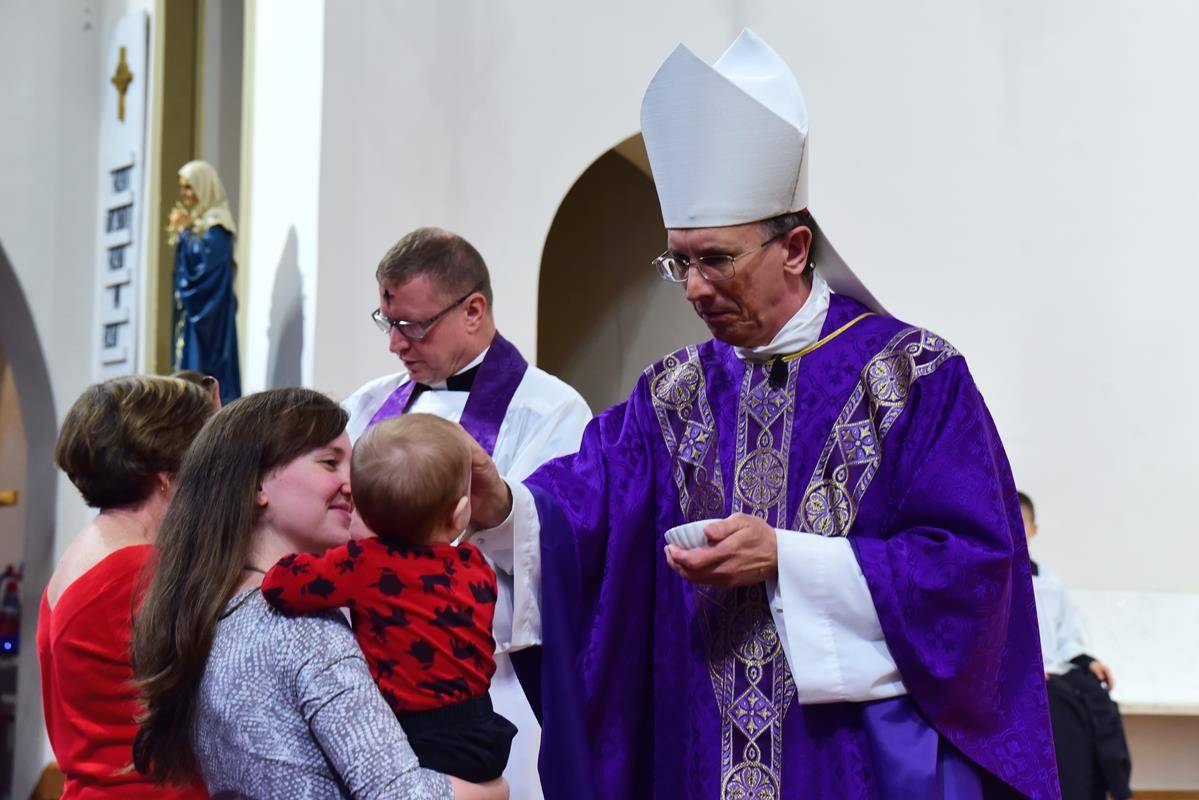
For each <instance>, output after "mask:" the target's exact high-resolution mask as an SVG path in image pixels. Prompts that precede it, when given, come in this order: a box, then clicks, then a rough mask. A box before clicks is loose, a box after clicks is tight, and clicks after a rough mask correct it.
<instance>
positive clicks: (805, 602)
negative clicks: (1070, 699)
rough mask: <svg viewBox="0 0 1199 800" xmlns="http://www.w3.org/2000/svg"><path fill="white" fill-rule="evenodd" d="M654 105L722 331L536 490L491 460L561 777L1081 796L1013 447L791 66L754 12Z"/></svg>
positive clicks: (670, 197) (613, 782)
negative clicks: (918, 321)
mask: <svg viewBox="0 0 1199 800" xmlns="http://www.w3.org/2000/svg"><path fill="white" fill-rule="evenodd" d="M641 123H642V133H643V135H644V138H645V144H646V148H647V150H648V153H649V159H650V165H651V167H652V169H653V176H654V181H655V184H656V186H657V191H658V196H659V200H660V202H661V206H662V216H663V218H664V220H665V221H666V226H667V228H668V230H667V237H666V241H667V250H666V251H665V252H664V253H662V254H661V255H660V256H659V257H658V258H657V259H655V261H654V264H655V266H656V268H657V270H658V271H659V273H660V274H661V276H662V277H663V278H665V279H667V280H670V281H674V282H677V283H679V284H681V285H682V289H683V292H684V293H685V295H686V299H687V301H688V302H690V303H691V304H692V305H693V306H694V308H695V310H696V312H697V313H698V314H699V315H700V317H701V318H702V319H703V320H704V322H705V323H706V324H707V325H708V328H709V330H710V331H711V332H712V335H713V337H714V338H713V339H711V340H709V341H707V342H704V343H702V344H698V345H693V346H690V347H686V348H684V349H682V350H679V351H678V352H675V353H672V354H670V355H668V356H667V357H665V358H664V359H662V360H661V361H659V362H657V363H655V364H652V365H651V366H649V367H648V368H647V369H646V370H645V372H644V374H643V376H642V377H641V378H640V379H639V380H638V382H637V384H636V386H635V387H634V388H633V391H632V394H631V395H630V397H629V398H628V400H626V401H625V402H623V403H621V404H619V405H617V406H615V407H613V408H611V409H609V410H608V411H606V412H604V413H603V414H601V415H600V416H599V417H597V418H596V419H595V420H594V421H593V422H592V423H591V424H589V425H588V426H587V431H586V433H585V434H584V437H583V443H582V446H581V448H580V450H579V452H578V453H577V454H576V455H573V456H570V457H566V458H562V459H558V460H556V461H553V462H551V463H550V464H548V465H546V466H545V467H543V468H541V469H540V470H539V471H537V472H536V473H534V474H533V475H532V477H530V478H529V479H528V480H527V481H526V482H524V483H523V484H521V483H517V482H511V483H508V484H505V483H504V482H503V481H501V480H500V479H499V477H498V473H497V472H496V471H495V469H494V468H492V467H491V465H490V464H489V463H488V462H487V459H486V458H484V457H482V454H481V453H478V454H477V457H476V462H475V474H476V480H475V482H474V485H473V487H472V491H473V494H474V497H473V500H474V506H475V521H476V523H477V524H479V525H480V526H481V527H483V528H491V529H489V530H483V531H481V532H480V533H479V534H477V535H476V536H475V539H474V541H475V543H476V544H478V545H479V546H480V547H481V548H482V549H483V550H484V552H488V553H490V554H492V555H493V557H494V558H495V561H496V563H497V564H500V565H501V566H505V567H506V566H507V565H511V567H512V570H513V573H514V576H515V592H514V599H515V615H514V622H513V626H512V630H513V635H514V636H515V637H517V638H516V639H515V640H514V644H516V643H519V644H536V643H541V644H542V647H541V651H540V654H541V661H542V663H541V669H540V681H541V685H540V687H539V693H540V698H541V706H542V710H543V712H544V715H543V718H542V723H543V732H544V733H543V737H542V754H541V775H542V784H543V786H544V789H545V793H546V796H547V797H549V798H551V800H556V799H557V798H588V797H596V798H610V797H612V798H615V797H619V798H649V797H654V798H678V797H687V798H693V799H694V800H704V799H711V800H716V799H717V798H722V799H723V798H729V799H730V800H731V798H754V799H755V800H767V799H769V800H775V799H777V798H791V797H810V798H838V799H840V798H904V799H905V800H906V799H907V798H922V800H925V799H927V798H954V799H955V800H973V799H974V798H984V797H986V798H1001V797H1002V798H1007V797H1026V796H1027V797H1033V798H1039V799H1042V798H1043V799H1051V798H1057V797H1058V787H1057V774H1056V771H1055V767H1054V760H1053V741H1052V738H1051V734H1050V728H1049V716H1048V711H1047V706H1046V695H1045V679H1044V675H1043V673H1042V671H1041V653H1040V647H1039V644H1038V638H1037V628H1036V616H1035V610H1034V607H1033V595H1032V586H1031V583H1030V578H1029V561H1028V553H1027V550H1026V547H1025V542H1024V536H1023V534H1022V530H1021V520H1020V507H1019V503H1018V502H1017V499H1016V488H1015V486H1014V484H1013V482H1012V476H1011V472H1010V469H1009V466H1008V462H1007V458H1006V456H1005V455H1004V451H1003V446H1002V444H1001V443H1000V440H999V436H998V434H997V433H996V430H995V426H994V424H993V422H992V420H991V417H990V414H989V413H988V412H987V409H986V406H985V405H984V403H983V399H982V396H981V395H980V393H979V390H978V388H977V387H976V386H975V384H974V381H973V379H972V378H971V376H970V372H969V370H968V369H967V367H966V361H965V359H964V358H963V357H962V356H961V354H960V353H959V352H958V351H957V350H956V349H955V348H954V347H953V346H952V345H951V344H950V343H949V342H948V341H947V340H946V339H944V338H942V337H940V336H938V335H936V334H934V333H932V332H930V331H928V330H925V329H923V328H920V327H917V326H913V325H909V324H907V323H904V322H901V321H899V320H897V319H895V318H893V317H891V316H889V315H888V314H887V313H886V312H885V311H884V310H883V309H882V307H881V306H880V304H879V303H878V302H877V301H876V300H875V298H874V297H873V296H872V295H871V294H870V293H869V292H868V291H866V289H865V288H864V286H863V285H862V283H861V282H860V281H859V280H858V279H857V278H856V277H855V276H854V275H853V273H852V272H851V271H850V270H849V268H848V267H847V266H846V264H845V263H844V261H842V260H841V258H840V257H839V256H838V254H837V253H836V251H834V249H833V247H832V245H831V244H830V243H829V241H828V239H827V238H826V237H825V235H824V232H823V231H822V230H821V229H820V227H818V226H817V225H816V223H815V221H814V220H813V218H812V216H811V215H810V214H809V213H808V211H807V207H808V198H807V174H808V156H809V148H808V117H807V112H806V109H805V106H804V101H803V97H802V95H801V93H800V89H799V85H798V83H797V81H796V79H795V77H794V76H793V75H792V74H791V72H790V70H789V69H788V68H787V65H786V64H785V63H784V62H783V61H782V60H781V59H780V58H779V56H778V55H777V54H776V53H775V52H774V51H773V50H771V49H770V48H769V47H768V46H767V45H766V44H765V43H764V42H763V41H762V40H761V39H759V38H758V37H757V36H755V35H754V34H753V33H752V32H750V31H745V32H743V33H742V34H741V36H740V37H739V38H738V39H737V40H736V41H735V42H734V43H733V44H732V46H731V47H730V48H729V49H728V51H727V52H725V54H724V55H723V56H722V57H721V58H720V60H719V61H717V62H716V63H715V65H713V66H709V65H708V64H707V63H705V62H704V61H702V60H700V59H699V58H697V57H696V56H695V55H694V54H693V53H691V51H689V50H687V49H686V48H685V47H682V46H679V47H678V48H677V49H676V50H675V51H674V53H673V54H671V56H670V57H669V58H668V59H667V60H666V62H665V63H664V64H663V65H662V67H661V68H660V69H659V70H658V72H657V74H656V75H655V77H654V78H653V81H652V82H651V84H650V86H649V88H648V90H647V91H646V94H645V98H644V101H643V103H642V110H641ZM618 201H619V199H618V198H613V202H618ZM691 522H699V523H700V524H699V525H698V526H697V527H698V529H699V531H700V533H699V542H698V543H699V544H700V545H701V546H699V547H695V548H694V549H685V548H684V547H683V546H680V544H682V545H694V544H696V542H695V541H687V540H688V531H687V530H686V529H684V530H681V531H672V530H671V529H675V528H676V526H680V525H682V524H684V523H691ZM667 531H671V533H672V539H673V541H675V542H676V543H675V544H667V541H668V540H667V539H666V538H665V537H664V534H665V532H667ZM691 533H692V534H693V533H695V531H692V532H691ZM522 677H523V676H522Z"/></svg>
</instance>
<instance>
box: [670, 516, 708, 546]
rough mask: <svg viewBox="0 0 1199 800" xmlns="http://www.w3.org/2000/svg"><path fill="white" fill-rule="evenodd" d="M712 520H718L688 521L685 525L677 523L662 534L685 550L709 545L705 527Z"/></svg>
mask: <svg viewBox="0 0 1199 800" xmlns="http://www.w3.org/2000/svg"><path fill="white" fill-rule="evenodd" d="M712 522H717V520H715V519H701V520H698V521H696V522H688V523H686V524H685V525H676V526H675V527H673V528H671V529H670V530H668V531H667V532H666V533H664V534H662V535H663V536H665V537H666V541H668V542H670V543H671V544H673V545H674V546H675V547H681V548H682V549H684V550H694V549H695V548H697V547H707V546H708V537H706V536H704V528H706V527H708V524H709V523H712Z"/></svg>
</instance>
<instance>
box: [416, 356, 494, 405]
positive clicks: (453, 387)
mask: <svg viewBox="0 0 1199 800" xmlns="http://www.w3.org/2000/svg"><path fill="white" fill-rule="evenodd" d="M481 366H483V365H482V364H479V365H477V366H473V367H471V368H470V369H468V370H466V371H465V372H459V373H458V374H457V375H451V376H450V377H448V378H446V379H445V387H444V388H434V387H432V386H429V385H428V384H427V383H418V384H416V388H415V389H413V391H412V397H413V399H415V398H416V396H417V395H418V394H420V393H421V392H440V391H446V392H469V391H470V390H471V388H472V387H473V386H474V385H475V376H476V375H478V374H479V367H481Z"/></svg>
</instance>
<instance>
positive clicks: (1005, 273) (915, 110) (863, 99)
mask: <svg viewBox="0 0 1199 800" xmlns="http://www.w3.org/2000/svg"><path fill="white" fill-rule="evenodd" d="M327 10H328V13H327V14H326V21H325V51H324V56H323V58H324V63H325V83H326V86H327V87H329V89H328V90H327V91H326V93H325V97H324V113H323V118H322V121H323V133H322V142H321V216H320V234H321V237H320V238H321V240H320V251H319V256H320V258H319V261H320V265H321V266H320V274H319V279H318V286H319V290H320V306H319V309H318V314H319V318H318V320H317V340H316V342H315V343H314V348H315V350H314V359H315V361H314V364H313V370H314V371H313V374H314V376H315V378H316V383H317V384H318V385H319V386H320V387H322V388H325V389H328V390H330V391H333V392H335V393H339V394H341V393H346V392H348V391H350V390H352V389H353V388H354V387H355V386H357V385H358V384H359V383H361V382H362V381H364V380H366V379H368V378H370V377H372V376H374V375H377V374H382V373H383V372H385V371H393V370H394V360H393V358H392V357H391V356H390V354H388V353H387V351H386V346H385V345H384V342H383V339H382V337H380V336H379V334H378V333H377V331H375V329H374V328H373V326H371V324H370V323H369V321H368V320H367V319H366V312H367V311H368V310H369V309H370V307H371V303H372V300H373V294H374V285H373V279H372V274H373V271H374V267H375V264H376V263H377V261H378V259H379V257H380V256H381V255H382V253H383V252H384V251H385V250H386V248H387V247H388V246H389V245H390V244H392V243H393V242H394V240H395V239H396V238H398V237H399V236H400V235H401V234H403V233H404V232H406V231H407V230H409V229H411V228H413V227H415V226H417V225H421V224H430V223H432V224H439V225H444V226H446V227H449V228H452V229H455V230H457V231H459V232H460V233H462V234H464V235H465V236H467V237H468V238H469V239H471V240H472V241H473V242H474V243H475V244H476V245H477V246H478V247H479V249H480V250H481V252H482V253H483V254H484V256H485V258H486V259H487V260H488V263H489V265H490V266H491V269H492V272H493V275H494V276H495V282H496V284H497V286H496V302H497V316H498V319H499V323H500V326H501V327H502V329H503V330H504V331H505V333H506V334H507V335H508V336H509V338H511V339H512V340H513V341H515V342H516V343H517V344H518V345H519V346H520V347H521V348H522V349H524V350H525V352H526V353H527V354H530V355H531V354H532V352H533V350H534V346H535V341H534V339H535V330H536V313H537V305H536V301H537V299H536V287H537V269H538V265H539V263H540V255H541V248H542V246H543V244H544V241H545V235H546V232H547V231H548V229H549V226H550V223H551V222H552V220H553V217H554V213H555V211H556V209H557V206H558V203H559V202H561V200H562V198H563V197H564V196H565V194H566V192H567V191H568V190H569V189H570V187H571V185H572V183H573V182H574V180H575V179H576V178H577V177H578V175H579V174H580V173H581V172H582V171H583V169H585V168H586V166H587V165H588V164H590V163H591V161H593V160H594V159H595V158H596V157H598V156H599V155H600V154H601V153H603V152H604V151H605V150H606V149H607V148H609V147H611V146H612V145H614V144H616V143H617V142H618V141H620V140H621V139H623V138H625V137H626V136H628V135H629V134H630V133H632V132H634V131H635V130H636V129H637V127H638V109H639V104H640V100H641V95H642V92H643V91H644V89H645V86H646V84H647V83H648V81H649V79H650V77H651V76H652V74H653V72H654V70H655V69H656V68H657V66H658V64H659V63H660V62H661V60H662V59H663V58H664V57H665V56H666V55H667V54H668V53H669V51H670V49H671V48H672V47H673V45H674V44H675V43H676V42H677V41H679V40H684V41H686V42H687V43H688V44H689V45H690V46H691V47H692V48H693V49H695V50H696V52H698V53H699V54H700V55H701V56H703V57H704V58H707V59H714V58H715V57H716V56H718V55H719V54H720V52H721V50H722V48H723V47H724V46H725V45H726V44H727V43H728V42H729V41H731V39H732V38H733V37H734V36H735V35H736V34H737V32H738V31H739V29H740V27H741V25H743V24H749V25H751V26H753V27H754V28H755V29H756V30H757V31H758V32H759V33H761V34H762V35H763V36H765V37H766V38H767V39H768V40H769V41H770V42H771V43H772V44H773V45H774V46H775V47H776V48H778V49H779V51H780V52H781V53H782V55H783V56H784V57H785V58H786V59H787V60H788V62H789V63H790V64H791V65H792V67H793V68H794V70H795V72H796V74H797V75H798V76H799V78H800V81H801V83H802V85H803V86H804V89H805V92H806V94H807V100H808V106H809V111H810V113H811V115H812V120H813V123H812V130H813V140H814V146H813V147H814V149H813V154H814V162H813V176H812V196H813V202H812V208H813V211H814V213H815V214H816V215H817V218H818V219H820V220H821V221H822V223H823V224H824V226H825V228H826V230H827V231H828V232H829V233H830V235H831V237H832V238H833V239H834V241H835V242H836V243H837V246H838V248H839V249H840V250H841V252H842V253H843V254H844V255H845V256H846V257H847V259H848V260H849V261H850V262H851V263H852V264H853V265H854V267H855V269H857V270H858V274H859V275H861V276H863V277H864V278H865V279H866V280H867V281H868V282H869V284H870V285H871V287H872V288H873V289H874V291H875V293H876V294H877V295H878V296H879V297H880V298H882V300H883V302H884V303H885V304H887V306H888V307H889V308H890V309H892V311H893V312H894V313H896V314H897V315H899V316H901V317H903V318H905V319H907V320H910V321H913V322H918V323H920V324H924V325H927V326H929V327H931V328H933V329H934V330H936V331H938V332H940V333H943V334H944V335H946V336H947V337H949V338H950V339H951V341H953V342H954V343H955V344H956V345H957V346H958V347H959V348H961V349H962V350H963V351H964V352H965V353H966V354H967V356H968V358H969V360H970V363H971V365H972V369H973V371H974V374H975V376H976V378H977V380H978V382H979V384H980V386H981V387H982V390H983V392H984V393H985V395H986V396H987V399H988V402H989V404H990V407H991V410H992V412H993V414H994V416H995V418H996V420H997V422H998V424H999V427H1000V430H1001V432H1002V434H1003V436H1004V440H1005V443H1006V445H1007V448H1008V452H1009V455H1010V457H1011V460H1012V463H1013V467H1014V469H1015V472H1016V476H1017V480H1018V481H1019V483H1020V484H1021V485H1022V486H1023V487H1024V488H1026V489H1027V490H1028V491H1029V492H1030V493H1032V494H1033V496H1034V497H1035V498H1036V499H1037V500H1038V504H1039V510H1040V520H1041V522H1042V531H1043V532H1044V536H1042V537H1041V540H1040V541H1039V542H1038V552H1039V554H1040V555H1041V556H1042V557H1043V558H1044V560H1045V561H1047V562H1048V563H1050V564H1052V565H1053V567H1054V568H1055V569H1056V570H1057V571H1058V573H1059V574H1061V575H1062V576H1063V579H1064V580H1065V581H1066V582H1067V583H1068V584H1069V585H1072V586H1079V587H1086V588H1094V589H1136V588H1148V587H1152V588H1155V589H1160V590H1169V591H1193V590H1194V589H1195V587H1196V579H1195V571H1194V564H1195V563H1196V562H1197V561H1199V537H1197V536H1195V533H1196V522H1195V518H1194V516H1193V515H1190V514H1188V513H1186V511H1187V507H1188V506H1187V502H1186V497H1187V493H1188V489H1189V486H1188V483H1189V481H1190V480H1191V479H1192V478H1193V476H1194V475H1196V474H1199V424H1197V422H1196V420H1195V416H1194V415H1193V414H1191V413H1188V412H1189V409H1190V407H1191V406H1193V405H1194V401H1193V399H1192V398H1193V396H1194V394H1195V391H1196V388H1197V387H1196V384H1197V383H1199V377H1196V372H1195V371H1194V370H1191V369H1188V368H1187V366H1186V365H1187V363H1188V352H1189V353H1190V354H1191V360H1193V353H1194V350H1195V344H1196V334H1195V332H1194V330H1193V326H1189V325H1187V324H1186V323H1185V322H1184V320H1185V318H1186V316H1187V312H1186V310H1185V309H1186V306H1184V305H1183V304H1182V303H1172V302H1171V301H1170V300H1169V298H1170V297H1171V296H1173V297H1178V298H1189V297H1190V296H1192V295H1193V294H1194V293H1195V290H1196V288H1199V287H1197V279H1196V277H1195V273H1196V270H1195V266H1196V261H1197V258H1196V256H1197V255H1199V247H1197V245H1196V244H1195V242H1194V240H1193V238H1192V237H1191V235H1190V227H1191V225H1190V220H1191V219H1193V218H1194V217H1195V216H1196V215H1197V214H1199V193H1196V192H1195V190H1194V187H1195V186H1196V185H1199V151H1196V150H1195V148H1194V147H1193V146H1192V143H1193V142H1194V141H1196V140H1197V139H1199V135H1197V134H1199V113H1196V111H1195V110H1194V105H1193V104H1192V103H1188V102H1186V100H1185V98H1189V97H1195V96H1196V95H1197V94H1199V62H1197V57H1196V56H1195V55H1193V52H1194V49H1193V48H1191V47H1189V40H1188V37H1189V36H1190V33H1191V32H1193V31H1194V30H1196V29H1199V6H1197V5H1195V4H1191V3H1177V2H1176V3H1169V2H1160V3H1150V4H1135V3H1132V2H1105V3H1099V4H1096V3H1088V2H1081V0H1055V2H1051V3H1045V2H1032V0H1023V1H1021V2H1016V3H1005V4H995V3H991V2H984V0H972V1H971V2H965V3H956V4H946V3H941V2H934V1H933V0H918V1H917V2H912V3H905V4H902V5H893V4H885V3H874V4H870V5H869V6H866V7H864V6H862V5H861V4H845V3H837V2H834V0H811V1H810V2H805V3H803V4H794V3H781V2H779V3H761V2H755V3H739V4H727V3H723V2H718V0H707V2H686V3H684V2H681V1H678V2H669V3H658V4H649V5H646V4H644V3H637V2H633V0H614V2H611V3H605V4H571V6H570V8H569V9H567V8H564V7H563V6H562V4H558V3H552V2H549V0H541V1H539V2H527V3H519V4H513V3H505V4H495V3H487V2H455V3H437V4H432V3H415V2H413V3H393V2H371V3H367V2H355V3H346V2H344V1H343V2H329V3H328V4H327ZM301 135H302V134H301ZM306 188H307V187H302V188H301V191H306ZM612 202H619V198H612ZM652 255H653V254H652V253H647V254H646V257H647V258H649V257H652Z"/></svg>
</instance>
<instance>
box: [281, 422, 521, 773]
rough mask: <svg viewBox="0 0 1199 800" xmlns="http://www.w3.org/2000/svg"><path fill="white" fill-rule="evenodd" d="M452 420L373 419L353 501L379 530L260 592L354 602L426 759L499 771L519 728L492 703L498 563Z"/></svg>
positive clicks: (358, 621)
mask: <svg viewBox="0 0 1199 800" xmlns="http://www.w3.org/2000/svg"><path fill="white" fill-rule="evenodd" d="M465 436H466V434H465V433H464V432H463V431H462V430H461V429H460V428H459V427H458V426H456V425H454V424H453V423H451V422H447V421H445V420H443V419H441V418H439V417H435V416H432V415H430V414H407V415H405V416H401V417H396V418H393V419H390V420H387V421H385V422H381V423H379V424H378V425H375V426H374V427H373V428H371V429H370V431H368V432H367V433H366V435H365V436H363V437H362V439H360V440H359V441H358V444H357V445H356V446H355V447H354V455H353V458H352V460H351V462H350V475H351V478H350V484H351V486H352V487H353V494H354V505H355V506H356V508H357V510H358V513H359V514H360V515H361V517H362V521H363V522H364V523H366V526H367V527H368V528H370V529H371V531H373V532H374V533H375V534H376V535H377V537H378V538H370V539H361V540H358V541H351V542H350V543H349V544H347V545H345V546H343V547H336V548H333V549H330V550H327V551H326V552H325V554H324V555H321V556H314V555H309V554H305V553H300V554H295V555H290V556H287V557H286V558H284V559H282V560H281V561H280V562H279V563H278V564H276V565H275V566H274V567H273V568H272V569H271V570H270V571H269V572H268V573H267V575H266V578H265V579H264V580H263V582H262V593H263V595H264V596H265V598H266V600H267V601H268V602H269V603H270V604H271V605H272V606H274V607H275V608H276V609H278V610H280V611H282V612H284V613H289V614H294V613H305V612H311V611H317V610H321V609H331V608H340V607H346V608H348V609H349V611H350V619H351V622H352V623H353V626H354V634H355V636H356V637H357V639H358V644H359V646H361V648H362V652H363V654H365V656H366V663H367V665H368V666H369V667H370V670H371V674H372V675H373V676H374V678H375V682H376V683H377V684H378V686H379V690H380V691H381V692H382V693H383V697H384V698H386V700H387V702H388V703H389V704H390V705H391V707H392V709H393V710H394V711H395V713H396V716H397V717H398V719H399V721H400V724H401V725H402V726H403V728H404V731H405V733H407V735H408V739H409V741H410V743H411V744H412V749H413V750H415V751H416V755H417V757H418V758H419V759H420V763H421V766H423V767H426V768H428V769H434V770H437V771H438V772H442V773H444V774H447V775H455V776H457V777H459V778H462V779H463V780H468V781H474V782H480V783H481V782H485V781H488V780H491V779H493V778H498V777H499V776H500V775H501V773H503V771H504V767H505V766H506V765H507V762H508V752H509V749H510V747H511V744H512V737H513V736H515V735H516V727H515V726H514V725H513V724H512V723H511V722H509V721H508V720H506V719H505V718H504V717H502V716H500V715H499V714H497V713H495V711H494V710H493V709H492V707H491V698H490V697H489V696H488V694H487V690H488V688H489V686H490V684H491V676H492V675H493V674H494V673H495V661H494V659H493V653H494V651H495V640H494V639H493V638H492V636H491V620H492V617H493V615H494V613H495V600H496V583H495V573H494V572H493V571H492V569H491V567H490V566H489V565H488V564H487V562H486V561H485V560H484V559H483V555H482V553H480V552H479V551H478V549H476V548H475V547H474V546H473V545H470V544H462V545H454V544H453V542H454V540H455V539H457V538H458V536H459V535H460V534H461V533H462V531H463V530H464V529H465V528H466V526H467V523H468V522H469V521H470V454H471V451H470V447H469V445H468V443H467V441H466V439H465Z"/></svg>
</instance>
